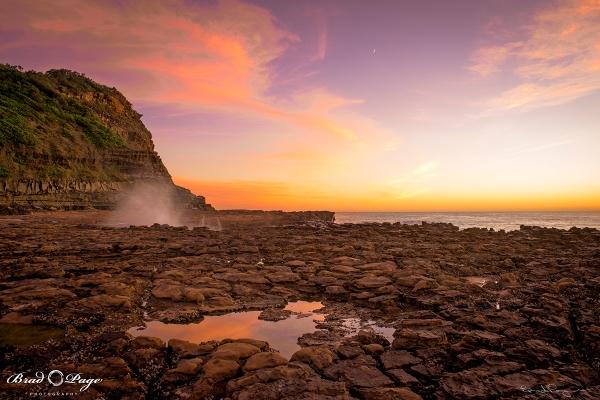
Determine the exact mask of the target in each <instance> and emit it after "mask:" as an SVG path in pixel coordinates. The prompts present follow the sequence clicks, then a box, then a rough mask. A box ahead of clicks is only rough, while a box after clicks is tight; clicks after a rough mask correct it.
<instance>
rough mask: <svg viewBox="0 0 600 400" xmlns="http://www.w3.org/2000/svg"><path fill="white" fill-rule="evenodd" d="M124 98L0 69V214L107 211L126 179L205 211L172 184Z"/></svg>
mask: <svg viewBox="0 0 600 400" xmlns="http://www.w3.org/2000/svg"><path fill="white" fill-rule="evenodd" d="M140 118H141V115H140V114H139V113H137V112H136V111H135V110H134V109H133V108H132V107H131V104H130V103H129V102H128V101H127V99H126V98H125V97H124V96H123V95H122V94H121V93H119V91H118V90H116V89H115V88H109V87H106V86H103V85H100V84H97V83H96V82H94V81H92V80H90V79H88V78H86V77H85V76H83V75H81V74H78V73H76V72H72V71H67V70H51V71H48V72H47V73H45V74H44V73H38V72H33V71H30V72H22V71H21V70H20V69H19V68H17V67H12V66H7V65H0V209H1V210H4V211H5V212H6V211H9V212H10V211H15V210H16V211H18V210H23V209H30V208H33V209H35V208H41V209H48V208H50V209H52V208H58V209H78V208H88V207H94V208H112V207H114V205H115V203H116V201H118V198H119V195H120V194H121V193H123V191H124V190H125V189H127V188H128V187H129V186H131V185H132V184H133V183H134V182H139V181H144V182H157V183H160V184H164V185H166V187H167V188H169V190H172V191H173V192H174V194H175V197H176V198H177V199H178V200H179V201H180V202H181V203H182V205H183V206H185V207H193V208H200V209H212V208H211V207H210V205H207V204H206V203H205V201H204V198H203V197H202V196H195V195H194V194H192V193H191V192H190V191H189V190H187V189H184V188H180V187H178V186H176V185H174V184H173V182H172V180H171V176H170V175H169V172H168V171H167V169H166V168H165V166H164V164H163V163H162V161H161V159H160V157H159V155H158V154H157V153H156V151H155V150H154V144H153V142H152V135H151V134H150V132H149V131H148V130H147V129H146V127H145V126H144V124H143V123H142V121H141V119H140Z"/></svg>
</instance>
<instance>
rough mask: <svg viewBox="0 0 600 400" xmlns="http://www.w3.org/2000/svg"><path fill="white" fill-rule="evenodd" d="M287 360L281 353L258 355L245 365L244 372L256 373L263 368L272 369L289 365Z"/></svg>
mask: <svg viewBox="0 0 600 400" xmlns="http://www.w3.org/2000/svg"><path fill="white" fill-rule="evenodd" d="M287 362H288V361H287V359H286V358H285V357H283V356H282V355H281V354H279V353H270V352H262V353H256V354H254V355H253V356H251V357H250V358H248V360H246V363H245V364H244V371H254V370H257V369H262V368H272V367H277V366H280V365H285V364H287Z"/></svg>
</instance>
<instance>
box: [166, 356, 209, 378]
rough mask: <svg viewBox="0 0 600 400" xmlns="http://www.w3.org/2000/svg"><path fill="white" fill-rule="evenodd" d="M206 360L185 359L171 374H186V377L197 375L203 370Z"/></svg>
mask: <svg viewBox="0 0 600 400" xmlns="http://www.w3.org/2000/svg"><path fill="white" fill-rule="evenodd" d="M203 364H204V360H203V359H202V358H185V359H183V360H180V361H179V362H178V363H177V366H176V367H175V368H173V369H171V370H169V372H170V373H177V374H184V375H196V374H198V372H200V370H201V369H202V365H203Z"/></svg>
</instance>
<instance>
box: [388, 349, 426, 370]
mask: <svg viewBox="0 0 600 400" xmlns="http://www.w3.org/2000/svg"><path fill="white" fill-rule="evenodd" d="M379 359H380V360H381V363H382V365H383V367H384V368H385V369H395V368H402V367H404V366H407V365H413V364H418V363H420V362H421V359H420V358H418V357H415V356H413V355H412V354H410V353H409V352H408V351H405V350H400V351H398V350H390V351H386V352H385V353H383V354H382V355H380V356H379Z"/></svg>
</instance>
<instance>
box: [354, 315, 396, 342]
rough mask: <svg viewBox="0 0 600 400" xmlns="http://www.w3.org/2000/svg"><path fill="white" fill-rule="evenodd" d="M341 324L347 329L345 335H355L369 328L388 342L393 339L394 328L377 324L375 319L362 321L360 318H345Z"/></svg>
mask: <svg viewBox="0 0 600 400" xmlns="http://www.w3.org/2000/svg"><path fill="white" fill-rule="evenodd" d="M342 326H343V327H344V328H346V329H347V330H348V333H347V336H352V335H356V334H357V333H358V332H359V331H360V330H364V329H371V330H373V332H375V333H376V334H378V335H381V336H383V337H384V338H386V339H387V340H388V341H389V342H390V343H392V342H393V341H394V332H395V331H396V329H395V328H391V327H385V326H380V325H377V323H376V322H375V321H371V320H368V321H362V320H361V319H360V318H346V319H344V320H343V322H342Z"/></svg>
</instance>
